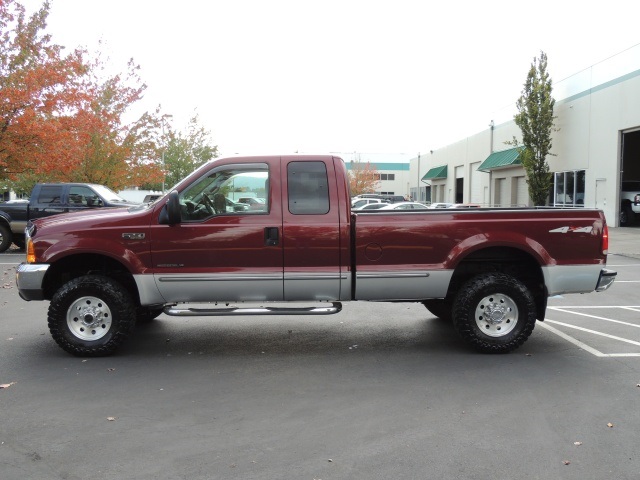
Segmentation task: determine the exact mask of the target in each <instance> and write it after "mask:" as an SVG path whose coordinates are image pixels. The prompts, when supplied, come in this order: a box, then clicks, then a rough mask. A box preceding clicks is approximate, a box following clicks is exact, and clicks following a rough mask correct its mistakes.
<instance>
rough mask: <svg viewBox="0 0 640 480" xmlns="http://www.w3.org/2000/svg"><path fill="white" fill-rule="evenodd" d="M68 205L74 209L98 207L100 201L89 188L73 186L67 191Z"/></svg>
mask: <svg viewBox="0 0 640 480" xmlns="http://www.w3.org/2000/svg"><path fill="white" fill-rule="evenodd" d="M69 205H70V206H76V207H98V206H100V205H102V200H100V197H99V196H98V195H96V193H95V192H94V191H93V190H91V189H90V188H89V187H82V186H73V187H71V188H70V189H69Z"/></svg>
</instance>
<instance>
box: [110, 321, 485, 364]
mask: <svg viewBox="0 0 640 480" xmlns="http://www.w3.org/2000/svg"><path fill="white" fill-rule="evenodd" d="M363 350H366V351H386V352H393V351H412V350H420V351H424V352H431V353H434V352H456V353H459V352H461V351H463V352H464V351H467V352H471V350H470V349H469V348H468V347H466V346H465V345H464V344H463V343H462V342H461V341H460V339H459V338H458V336H457V334H456V332H455V330H454V328H453V325H452V324H451V323H450V322H446V321H443V320H440V319H437V318H427V319H419V320H410V321H395V320H392V321H389V322H388V323H382V322H375V323H374V322H371V323H366V322H363V321H360V320H359V321H355V322H349V321H344V322H342V321H335V320H327V319H326V317H324V318H322V319H319V317H314V318H313V319H311V320H310V319H308V318H302V319H300V318H295V317H286V318H284V319H283V318H282V317H277V318H275V319H273V317H272V318H265V317H261V318H257V317H254V318H249V317H240V318H234V319H231V318H224V319H220V318H217V319H211V318H205V317H191V318H190V319H188V320H181V319H174V318H170V317H165V316H161V317H159V318H158V319H156V320H154V321H153V322H150V323H147V324H140V325H138V326H137V327H136V329H135V331H134V333H133V335H132V336H131V338H130V339H129V340H128V341H127V343H126V344H125V345H124V346H123V348H122V349H121V350H120V352H119V355H157V354H164V355H194V354H195V355H221V356H225V355H229V356H232V355H265V354H278V355H283V354H284V355H318V354H323V355H336V354H350V353H354V352H356V351H363ZM472 353H473V352H472Z"/></svg>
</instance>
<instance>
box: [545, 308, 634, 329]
mask: <svg viewBox="0 0 640 480" xmlns="http://www.w3.org/2000/svg"><path fill="white" fill-rule="evenodd" d="M569 308H572V307H549V309H550V310H555V311H556V312H564V313H572V314H573V315H581V316H583V317H589V318H595V319H597V320H604V321H605V322H611V323H619V324H621V325H627V326H629V327H635V328H640V325H636V324H635V323H629V322H623V321H621V320H614V319H613V318H606V317H599V316H597V315H589V314H588V313H580V312H572V311H570V310H568V309H569ZM616 308H625V307H616Z"/></svg>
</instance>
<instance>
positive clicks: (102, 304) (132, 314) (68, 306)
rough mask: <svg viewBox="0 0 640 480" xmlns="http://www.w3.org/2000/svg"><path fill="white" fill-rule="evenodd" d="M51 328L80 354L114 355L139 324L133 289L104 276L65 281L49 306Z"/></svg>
mask: <svg viewBox="0 0 640 480" xmlns="http://www.w3.org/2000/svg"><path fill="white" fill-rule="evenodd" d="M48 320H49V331H50V332H51V336H52V337H53V339H54V340H55V341H56V343H57V344H58V345H59V346H60V347H61V348H62V349H63V350H65V351H67V352H69V353H71V354H72V355H76V356H79V357H102V356H107V355H111V354H112V353H114V352H115V351H116V350H117V349H118V347H120V345H121V344H122V343H123V342H124V341H125V340H126V339H127V337H128V336H129V334H130V333H131V331H132V329H133V327H134V326H135V323H136V307H135V305H134V302H133V300H132V299H131V295H129V292H127V290H126V289H125V288H124V287H123V286H122V285H121V284H120V283H118V282H117V281H115V280H113V279H112V278H109V277H106V276H103V275H85V276H82V277H78V278H75V279H73V280H70V281H69V282H67V283H66V284H64V285H63V286H62V287H61V288H60V289H59V290H58V291H57V292H56V293H55V295H54V296H53V298H52V299H51V304H50V305H49V319H48Z"/></svg>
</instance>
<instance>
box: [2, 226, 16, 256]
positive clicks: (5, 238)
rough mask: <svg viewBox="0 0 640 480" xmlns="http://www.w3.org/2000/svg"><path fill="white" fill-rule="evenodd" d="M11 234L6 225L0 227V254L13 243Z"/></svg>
mask: <svg viewBox="0 0 640 480" xmlns="http://www.w3.org/2000/svg"><path fill="white" fill-rule="evenodd" d="M12 239H13V233H11V229H10V228H9V227H7V226H6V225H0V253H2V252H4V251H6V250H7V249H8V248H9V247H10V246H11V242H12V241H13V240H12Z"/></svg>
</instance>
